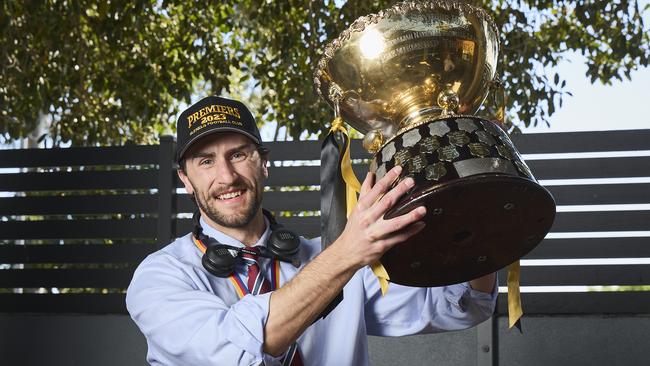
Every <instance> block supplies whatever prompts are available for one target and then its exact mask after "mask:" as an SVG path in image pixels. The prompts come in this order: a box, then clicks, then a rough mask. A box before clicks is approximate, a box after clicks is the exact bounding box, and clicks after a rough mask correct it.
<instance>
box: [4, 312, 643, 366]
mask: <svg viewBox="0 0 650 366" xmlns="http://www.w3.org/2000/svg"><path fill="white" fill-rule="evenodd" d="M506 321H507V320H506V319H499V320H498V322H497V324H498V340H499V345H498V348H497V351H498V358H499V365H502V366H519V365H527V366H537V365H539V366H542V365H544V366H548V365H552V366H560V365H592V366H599V365H603V366H604V365H607V366H610V365H650V351H648V349H649V348H650V347H649V346H650V317H647V316H638V317H605V316H587V317H573V316H562V317H560V316H554V317H529V316H527V317H525V318H524V322H523V327H524V334H520V333H519V332H518V331H516V330H514V331H509V330H507V329H506V328H507V323H506ZM478 352H480V351H479V350H478V349H477V329H476V328H473V329H468V330H464V331H459V332H450V333H444V334H437V335H421V336H410V337H401V338H377V337H371V338H370V353H371V361H372V364H373V365H375V366H384V365H386V366H388V365H400V364H401V365H441V366H445V365H450V366H451V365H453V366H465V365H468V366H469V365H472V366H474V365H476V364H477V359H478V357H477V353H478ZM145 353H146V344H145V341H144V338H143V337H142V335H141V334H140V332H139V330H138V329H137V327H136V326H135V325H134V324H133V323H132V322H131V320H130V319H129V318H128V317H127V316H120V315H106V316H88V315H77V316H75V315H53V316H47V315H30V314H0V365H21V366H22V365H44V364H46V365H54V366H56V365H66V366H75V365H79V366H86V365H93V366H104V365H105V366H116V365H120V366H131V365H134V366H135V365H146V362H145V360H144V358H145ZM335 366H339V365H335Z"/></svg>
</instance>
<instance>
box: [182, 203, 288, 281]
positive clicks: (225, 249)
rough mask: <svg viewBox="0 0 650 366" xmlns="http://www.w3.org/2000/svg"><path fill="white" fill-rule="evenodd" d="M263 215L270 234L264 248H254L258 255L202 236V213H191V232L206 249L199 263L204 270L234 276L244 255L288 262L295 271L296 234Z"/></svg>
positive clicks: (273, 218)
mask: <svg viewBox="0 0 650 366" xmlns="http://www.w3.org/2000/svg"><path fill="white" fill-rule="evenodd" d="M262 212H263V213H264V216H266V218H267V219H268V220H269V223H270V226H271V235H269V239H268V241H267V242H266V247H263V246H260V247H257V249H259V253H257V252H255V251H253V250H251V249H249V248H246V247H242V248H239V247H234V246H231V245H226V244H221V243H219V242H218V241H217V240H216V239H214V238H212V237H209V236H207V235H205V234H204V233H203V228H202V227H201V223H200V222H199V219H200V217H201V214H200V213H199V211H198V210H197V211H196V212H194V217H193V218H192V220H193V221H194V230H192V235H194V237H195V238H196V239H197V240H199V241H200V242H201V243H203V244H204V245H205V247H206V249H205V253H204V254H203V257H202V258H201V263H202V264H203V267H204V268H205V269H206V271H208V272H210V273H211V274H213V275H215V276H217V277H228V276H230V275H231V274H232V273H233V270H234V268H235V265H236V264H237V262H238V261H239V260H240V259H239V258H240V257H241V255H242V254H243V253H248V254H252V255H258V256H260V257H266V258H273V259H277V260H280V261H283V262H288V263H291V264H293V266H294V267H296V268H298V267H300V259H298V256H297V254H298V251H299V246H300V238H299V237H298V235H296V234H294V233H293V232H292V231H289V230H287V229H285V228H284V227H282V225H280V224H278V222H277V221H275V217H273V214H272V213H270V212H269V211H267V210H264V209H262Z"/></svg>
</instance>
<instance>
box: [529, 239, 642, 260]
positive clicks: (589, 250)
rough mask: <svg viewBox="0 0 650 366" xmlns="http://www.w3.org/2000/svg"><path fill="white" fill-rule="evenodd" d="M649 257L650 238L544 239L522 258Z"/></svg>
mask: <svg viewBox="0 0 650 366" xmlns="http://www.w3.org/2000/svg"><path fill="white" fill-rule="evenodd" d="M560 258H567V259H570V258H650V238H644V237H638V238H572V239H544V240H543V241H542V242H541V243H540V244H539V245H538V246H537V247H535V249H533V250H532V251H531V252H530V253H528V254H527V255H526V256H525V257H524V259H560Z"/></svg>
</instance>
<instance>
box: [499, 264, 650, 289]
mask: <svg viewBox="0 0 650 366" xmlns="http://www.w3.org/2000/svg"><path fill="white" fill-rule="evenodd" d="M507 278H508V276H507V269H502V270H500V271H499V285H500V286H507V284H506V280H507ZM520 284H521V286H601V285H603V286H612V285H630V286H648V285H650V265H647V264H630V265H614V264H612V265H606V266H603V265H565V266H521V277H520Z"/></svg>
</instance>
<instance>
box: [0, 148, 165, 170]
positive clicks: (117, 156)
mask: <svg viewBox="0 0 650 366" xmlns="http://www.w3.org/2000/svg"><path fill="white" fill-rule="evenodd" d="M157 156H158V145H130V146H107V147H70V148H65V149H59V148H55V149H14V150H0V168H35V167H55V166H87V165H144V164H156V163H157V161H158V160H157Z"/></svg>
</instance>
